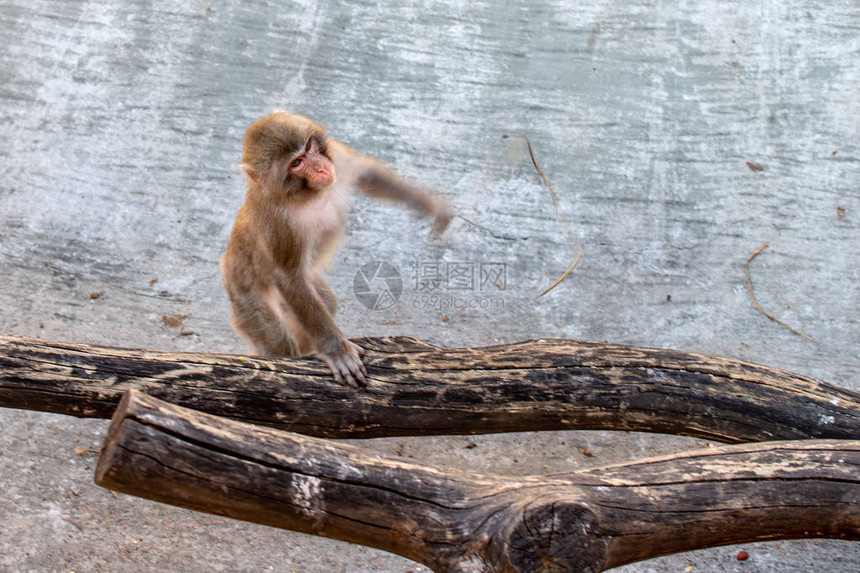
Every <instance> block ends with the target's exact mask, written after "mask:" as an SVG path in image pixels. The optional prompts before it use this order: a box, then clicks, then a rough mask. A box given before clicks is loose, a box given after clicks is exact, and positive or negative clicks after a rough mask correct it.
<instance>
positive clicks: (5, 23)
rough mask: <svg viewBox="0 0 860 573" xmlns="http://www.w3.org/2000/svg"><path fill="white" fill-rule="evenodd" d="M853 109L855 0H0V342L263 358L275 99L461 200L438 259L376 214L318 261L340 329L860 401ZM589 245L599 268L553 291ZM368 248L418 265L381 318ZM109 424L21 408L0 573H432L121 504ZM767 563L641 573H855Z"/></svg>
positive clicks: (434, 453)
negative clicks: (249, 341) (815, 386)
mask: <svg viewBox="0 0 860 573" xmlns="http://www.w3.org/2000/svg"><path fill="white" fill-rule="evenodd" d="M858 94H860V8H858V4H857V2H856V0H837V1H834V2H827V3H822V2H813V1H809V0H798V1H796V2H794V3H791V4H786V3H785V2H780V1H776V0H766V1H763V2H755V3H749V4H745V3H737V2H725V1H718V0H711V1H707V2H689V3H688V2H682V1H672V2H646V1H642V0H638V1H633V2H610V1H601V2H589V3H585V2H569V1H563V0H555V1H552V0H535V1H530V2H502V1H486V2H463V1H456V0H450V1H429V0H425V1H419V0H414V1H407V0H401V1H397V2H390V3H377V2H350V3H344V2H317V1H312V0H307V1H297V2H286V1H285V2H262V1H237V0H234V1H226V2H212V3H204V2H177V1H144V0H138V1H99V2H69V1H48V0H30V1H29V2H10V1H5V2H2V3H0V272H2V281H0V331H2V332H7V333H13V334H21V335H28V336H39V337H44V338H51V339H62V340H71V341H78V342H89V343H99V344H110V345H122V346H135V347H148V348H158V349H172V350H190V351H221V352H246V351H247V349H246V348H245V347H244V346H243V344H242V342H241V341H240V340H239V339H238V338H237V337H235V336H234V335H233V333H232V332H231V331H230V328H229V325H228V321H227V320H228V319H227V315H228V309H227V303H226V298H225V296H224V294H223V291H222V289H221V286H220V279H219V276H218V270H217V262H218V258H219V257H220V255H221V253H222V251H223V248H224V245H225V241H226V237H227V234H228V233H229V230H230V226H231V223H232V218H233V216H234V214H235V211H236V209H237V208H238V206H239V205H240V204H241V201H242V197H243V192H244V190H243V187H244V184H243V181H242V179H241V177H240V176H239V174H238V173H237V171H236V165H237V164H238V162H239V157H240V145H241V137H242V133H243V131H244V129H245V127H246V126H247V125H248V124H249V123H250V122H251V121H252V120H253V119H254V118H256V117H257V116H259V115H262V114H264V113H267V112H268V111H270V110H271V109H272V108H273V107H276V106H280V107H287V108H290V109H293V110H296V111H299V112H302V113H305V114H307V115H310V116H312V117H314V118H315V119H317V120H318V121H319V122H321V123H323V124H324V125H326V126H327V127H328V128H329V131H330V133H331V134H332V135H334V136H336V137H338V138H341V139H343V140H344V141H346V142H348V143H349V144H351V145H353V146H355V147H356V148H358V149H360V150H362V151H364V152H366V153H371V154H374V155H377V156H379V157H381V158H382V159H383V160H385V161H387V162H388V163H390V164H392V165H393V166H394V167H395V168H397V169H398V170H399V171H401V172H402V173H404V174H405V175H407V176H409V177H411V178H414V179H416V180H421V181H424V182H426V183H427V184H430V185H432V186H434V187H436V188H438V189H440V190H441V191H443V192H445V193H448V194H449V195H450V197H451V200H452V202H453V204H454V205H455V207H456V209H457V210H458V212H459V213H460V214H461V215H462V216H463V218H462V219H457V220H456V221H455V222H454V224H453V225H452V228H451V229H450V231H449V232H448V234H447V235H446V236H445V237H444V238H443V239H441V240H429V239H428V231H429V224H428V223H427V222H425V221H416V220H415V219H414V218H413V217H412V216H411V215H410V214H408V213H406V212H404V211H403V210H401V209H398V208H396V207H392V206H390V205H387V204H381V203H377V202H373V201H371V200H368V199H366V198H363V197H356V198H355V199H354V201H353V209H352V211H353V213H352V220H351V223H350V228H349V238H348V241H347V243H346V244H345V245H343V247H342V248H341V250H340V251H339V253H338V255H337V257H336V258H335V261H334V265H333V268H332V270H331V271H330V273H329V279H330V283H331V286H332V288H334V290H335V292H337V293H338V295H339V297H340V302H341V307H340V311H339V321H340V324H341V326H342V328H343V329H344V330H345V332H346V333H347V335H348V336H362V335H386V334H407V335H413V336H418V337H420V338H424V339H426V340H428V341H430V342H433V343H438V344H444V345H457V346H472V345H482V344H488V343H495V342H513V341H516V340H520V339H524V338H532V337H555V336H564V337H570V338H574V337H576V338H591V339H600V340H603V339H606V340H611V341H613V342H620V343H630V344H639V345H649V346H660V347H671V348H678V349H682V350H690V351H697V352H702V353H706V354H716V355H726V356H732V357H737V358H742V359H746V360H750V361H754V362H760V363H765V364H768V365H771V366H775V367H779V368H783V369H787V370H792V371H798V372H801V373H804V374H808V375H811V376H815V377H819V378H821V379H824V380H827V381H829V382H832V383H836V384H840V385H843V386H846V387H850V388H854V389H856V390H860V385H858V380H857V372H858V354H860V352H858V348H860V334H858V331H860V329H858V326H860V324H858V321H859V320H860V297H858V287H857V285H858V267H859V266H860V264H858V263H860V253H858V250H860V232H858V220H860V216H859V215H858V214H860V176H859V175H858V167H860V146H858V133H860V120H858V117H860V98H858ZM526 140H528V141H529V142H530V143H531V145H532V148H533V151H534V155H535V159H536V160H537V162H538V164H539V166H540V167H541V169H542V170H543V171H544V172H545V174H546V176H547V177H548V178H549V180H550V181H551V184H552V186H553V188H554V190H555V192H556V194H557V196H558V211H559V212H558V213H556V210H555V209H554V207H553V203H552V200H551V198H550V194H549V192H548V190H547V187H546V186H545V184H544V183H543V181H542V180H541V178H540V177H539V176H538V174H537V172H536V170H535V169H534V166H533V165H532V163H531V159H530V158H529V155H528V152H527V150H526V143H525V142H526ZM748 162H750V164H753V167H756V169H757V166H756V165H755V164H758V165H760V166H761V167H762V168H763V170H753V169H751V168H750V167H749V166H748ZM765 242H768V243H770V247H769V248H768V249H767V250H765V251H764V252H763V253H762V254H761V255H760V256H759V257H758V258H757V259H756V260H755V261H753V263H752V274H753V280H754V283H755V287H756V293H757V296H758V300H759V302H760V303H761V305H762V306H763V307H764V308H766V309H768V310H770V311H771V312H773V314H775V315H777V316H779V317H780V318H782V319H783V320H785V321H786V322H787V323H789V324H791V325H792V326H794V327H795V328H796V329H798V330H800V331H803V332H804V333H806V334H808V335H810V336H812V337H814V338H815V342H814V343H813V342H810V341H808V340H806V339H804V338H801V337H800V336H797V335H795V334H792V333H791V332H789V331H788V330H787V329H785V328H783V327H781V326H779V325H777V324H775V323H773V322H771V321H769V320H768V319H767V318H765V317H764V316H762V315H760V314H758V313H757V312H756V311H755V310H754V308H753V306H752V304H751V302H750V299H749V297H748V294H747V290H746V284H745V280H744V262H745V261H746V259H747V257H749V255H750V254H751V253H752V252H753V251H754V250H755V249H756V248H757V247H759V245H761V244H763V243H765ZM580 245H581V247H582V249H583V255H582V260H581V263H580V264H579V266H578V268H577V269H576V271H575V272H574V273H573V274H572V275H571V276H569V277H568V278H567V279H566V280H565V281H564V282H563V283H562V284H561V285H559V286H558V287H557V288H555V289H554V290H553V291H552V292H551V293H549V294H548V295H546V296H545V297H543V298H541V299H539V300H537V301H536V300H535V298H534V297H535V295H537V294H538V293H539V292H540V291H541V290H543V289H544V288H546V287H547V286H549V285H550V284H552V282H553V281H554V280H555V279H557V278H558V277H559V276H560V275H561V274H562V273H563V272H564V271H565V270H566V269H567V268H568V267H569V266H570V264H571V263H572V262H573V252H574V251H575V250H576V248H577V247H578V246H580ZM371 261H386V262H389V263H390V264H392V265H394V266H396V267H397V268H398V269H400V271H401V273H402V275H403V278H404V292H403V296H402V299H401V301H400V303H399V304H398V305H397V306H395V307H394V308H392V309H388V310H386V311H374V310H369V309H367V308H365V307H364V306H362V304H360V302H359V301H358V300H356V299H355V297H354V296H352V292H351V288H352V281H353V277H354V275H355V273H356V271H357V270H358V269H359V268H360V267H361V265H363V264H365V263H368V262H371ZM428 263H433V264H440V265H447V266H446V267H444V268H446V269H454V270H457V269H460V270H463V269H469V268H471V269H472V270H474V271H476V272H477V270H480V268H481V264H485V265H488V264H491V263H492V264H495V263H499V264H503V265H504V268H505V283H504V285H503V286H504V289H501V288H497V287H494V286H489V287H488V286H487V285H483V286H484V287H486V288H481V287H482V285H481V283H480V282H476V283H475V284H473V285H472V287H471V288H466V287H467V286H468V285H463V284H457V283H450V284H448V285H446V287H445V288H443V289H442V291H441V292H437V293H434V294H435V295H436V297H437V298H435V299H434V298H430V297H429V293H428V292H427V291H425V290H422V289H420V288H418V287H419V286H420V285H418V284H417V283H416V280H415V279H416V276H417V274H421V273H424V272H426V270H427V269H428V265H427V264H428ZM455 263H465V265H464V266H455ZM457 287H459V288H457ZM92 293H100V295H99V296H98V298H93V297H92V296H91V294H92ZM165 317H168V319H167V320H165ZM181 317H184V318H181ZM180 323H181V325H180ZM183 333H184V334H183ZM105 427H106V423H105V422H102V421H81V420H74V419H70V418H65V417H59V416H52V415H47V414H39V413H33V412H19V411H11V410H2V411H0V484H2V488H0V492H2V493H0V570H2V571H27V570H32V571H68V570H76V571H95V570H99V571H127V570H135V571H164V570H167V571H192V570H205V571H259V570H264V571H265V570H274V571H292V570H295V571H320V572H323V571H362V570H375V571H386V572H388V571H397V572H405V571H420V570H421V568H420V567H417V566H416V565H415V564H412V563H409V562H407V561H405V560H402V559H399V558H396V557H393V556H390V555H387V554H384V553H379V552H375V551H372V550H369V549H364V548H359V547H355V546H348V545H346V544H341V543H336V542H331V541H327V540H323V539H317V538H311V537H306V536H302V535H297V534H292V533H286V532H281V531H276V530H272V529H267V528H263V527H258V526H253V525H247V524H244V523H238V522H231V521H228V520H223V519H219V518H215V517H211V516H206V515H203V514H194V513H191V512H186V511H181V510H178V509H175V508H170V507H165V506H160V505H156V504H154V503H151V502H148V501H144V500H138V499H133V498H130V497H125V496H122V497H120V498H119V499H116V498H114V497H113V496H111V494H110V493H108V492H107V491H105V490H101V489H98V488H96V487H95V486H93V485H91V480H92V478H91V474H92V469H93V466H94V462H95V459H96V453H95V452H94V451H93V450H98V448H99V447H100V444H101V440H102V438H103V434H104V430H105ZM469 442H473V443H475V444H477V447H475V448H469V449H466V448H465V445H467V444H468V443H469ZM371 444H372V445H373V446H374V447H378V448H379V449H380V450H382V451H387V452H394V453H397V454H399V455H402V456H404V457H407V458H408V457H415V458H416V459H419V460H421V461H430V462H433V463H439V464H444V465H449V466H457V467H464V468H469V469H474V470H477V471H485V472H502V473H519V474H525V473H542V472H550V471H567V470H570V469H576V468H578V467H587V466H589V465H596V464H608V463H612V462H616V461H623V460H628V459H635V458H638V457H642V456H646V455H651V454H656V453H665V452H673V451H680V450H684V449H688V448H691V447H694V446H696V445H702V444H703V443H700V442H695V441H693V440H684V439H680V438H669V437H658V436H650V435H642V434H632V433H598V432H560V433H548V434H541V435H526V434H523V435H520V434H516V435H513V436H495V437H492V436H491V437H476V438H468V439H467V438H438V439H432V440H428V439H420V440H419V439H401V440H375V441H373V442H371ZM581 448H587V449H589V450H592V451H594V452H595V453H596V454H597V455H596V456H595V457H586V456H583V455H581V454H580V449H581ZM744 548H745V549H746V550H748V551H749V552H750V553H751V560H750V561H747V562H744V563H738V562H737V561H735V559H734V555H735V553H736V552H737V549H738V548H722V549H714V550H709V551H702V552H695V553H690V554H686V555H680V556H674V557H669V558H665V559H660V560H655V561H651V562H647V563H642V564H636V565H632V566H629V567H628V568H627V569H625V570H627V571H637V572H639V571H643V572H644V571H682V570H684V569H685V568H687V567H688V566H693V567H694V568H695V570H696V571H751V570H755V571H774V572H776V571H780V572H782V571H812V570H821V571H855V570H856V564H857V563H858V561H860V549H858V547H857V544H853V545H852V544H849V543H840V542H829V541H827V542H791V543H779V544H759V545H747V546H745V547H744Z"/></svg>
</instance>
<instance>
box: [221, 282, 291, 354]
mask: <svg viewBox="0 0 860 573" xmlns="http://www.w3.org/2000/svg"><path fill="white" fill-rule="evenodd" d="M261 299H262V297H244V302H233V305H232V306H233V320H232V321H231V324H232V326H233V328H234V329H235V330H236V332H238V333H239V334H241V335H242V336H244V337H245V338H246V339H248V341H249V342H250V343H251V344H252V345H253V346H254V348H255V350H256V351H257V353H259V354H261V355H263V356H298V355H299V354H301V352H300V349H299V343H298V341H297V340H296V338H295V337H294V336H293V334H292V333H291V332H290V331H289V330H288V329H287V328H286V326H285V325H284V324H283V322H282V321H281V320H280V319H279V317H278V316H277V315H276V314H275V313H274V312H273V311H272V309H271V308H270V307H269V305H268V304H265V303H262V302H263V301H262V300H261ZM252 300H253V301H256V302H251V301H252ZM260 303H262V304H260Z"/></svg>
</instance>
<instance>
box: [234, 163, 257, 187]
mask: <svg viewBox="0 0 860 573" xmlns="http://www.w3.org/2000/svg"><path fill="white" fill-rule="evenodd" d="M239 173H241V174H243V175H246V176H247V177H248V178H250V179H251V181H253V182H254V183H256V182H257V180H258V179H259V178H260V174H259V173H257V170H256V169H254V168H253V167H251V166H250V165H248V164H247V163H243V164H241V165H240V166H239Z"/></svg>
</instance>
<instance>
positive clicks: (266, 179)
mask: <svg viewBox="0 0 860 573" xmlns="http://www.w3.org/2000/svg"><path fill="white" fill-rule="evenodd" d="M243 160H244V166H243V170H244V171H245V173H247V174H248V176H249V177H250V178H251V179H252V180H253V181H255V182H257V183H259V184H261V185H262V186H263V188H264V191H266V192H268V193H279V194H281V193H282V194H285V195H286V196H287V197H288V198H290V199H296V200H301V199H305V198H310V197H312V196H314V195H316V194H317V193H318V192H319V191H321V190H323V189H326V188H327V187H329V186H331V185H332V184H333V183H334V178H335V173H334V164H333V163H332V161H331V158H330V157H329V152H328V140H327V138H326V135H325V132H324V131H323V129H322V128H321V127H319V126H318V125H316V124H315V123H313V122H312V121H310V120H309V119H307V118H305V117H302V116H300V115H295V114H290V113H286V112H278V113H275V114H272V115H270V116H267V117H264V118H261V119H259V120H257V121H256V122H255V123H254V124H253V125H251V127H249V128H248V131H247V132H246V134H245V155H244V157H243Z"/></svg>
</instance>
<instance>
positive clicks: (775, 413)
mask: <svg viewBox="0 0 860 573" xmlns="http://www.w3.org/2000/svg"><path fill="white" fill-rule="evenodd" d="M356 342H357V343H358V344H360V345H361V346H362V347H364V348H365V350H366V353H367V354H366V357H365V363H366V364H367V370H368V373H369V376H370V379H371V380H370V384H369V385H368V387H367V388H364V389H361V390H354V389H352V388H347V387H344V386H339V385H337V384H335V383H334V381H333V380H332V378H331V375H330V374H329V373H328V371H327V369H326V368H325V366H324V365H323V364H322V363H321V362H320V361H318V360H316V359H314V358H292V359H277V360H268V359H264V358H259V357H242V356H228V355H217V354H192V353H168V352H153V351H146V350H130V349H122V348H109V347H103V346H88V345H83V344H69V343H60V342H48V341H44V340H38V339H33V338H23V337H14V336H5V335H0V406H4V407H10V408H24V409H31V410H42V411H48V412H57V413H61V414H68V415H73V416H80V417H97V418H109V417H110V416H111V414H112V413H113V411H114V408H115V407H116V405H117V403H118V402H119V399H120V397H121V395H122V393H123V392H124V391H125V390H127V389H129V388H137V389H140V390H143V391H145V392H146V393H147V394H150V395H152V396H155V397H158V398H160V399H163V400H166V401H168V402H171V403H174V404H179V405H183V406H187V407H189V408H193V409H195V410H200V411H204V412H209V413H212V414H216V415H219V416H225V417H228V418H233V419H236V420H242V421H247V422H253V423H255V424H263V425H268V426H273V427H277V428H281V429H286V430H291V431H295V432H299V433H302V434H307V435H314V436H320V437H329V438H368V437H379V436H402V435H438V434H479V433H492V432H508V431H527V430H532V431H538V430H569V429H588V430H596V429H604V430H605V429H610V430H639V431H646V432H664V433H672V434H680V435H686V436H694V437H699V438H706V439H712V440H717V441H723V442H730V443H731V442H735V443H736V442H747V441H766V440H788V439H806V438H828V439H831V438H832V439H852V438H854V439H857V438H860V394H858V393H857V392H852V391H850V390H847V389H843V388H838V387H836V386H832V385H829V384H826V383H824V382H819V381H817V380H813V379H811V378H807V377H805V376H800V375H797V374H792V373H789V372H784V371H780V370H776V369H773V368H768V367H765V366H757V365H754V364H749V363H746V362H741V361H738V360H730V359H726V358H714V357H709V356H702V355H698V354H691V353H686V352H678V351H674V350H660V349H649V348H639V347H633V346H621V345H617V344H608V343H600V342H589V341H573V340H530V341H526V342H521V343H518V344H509V345H502V346H491V347H486V348H450V349H449V348H437V347H435V346H431V345H429V344H426V343H424V342H421V341H418V340H415V339H411V338H364V339H357V340H356Z"/></svg>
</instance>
